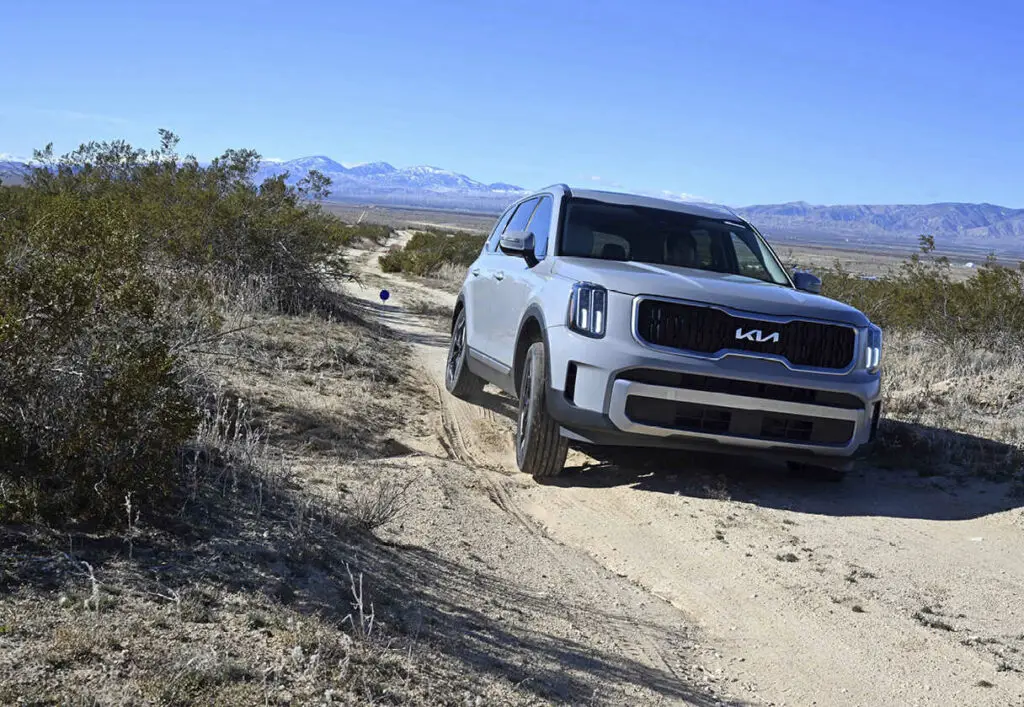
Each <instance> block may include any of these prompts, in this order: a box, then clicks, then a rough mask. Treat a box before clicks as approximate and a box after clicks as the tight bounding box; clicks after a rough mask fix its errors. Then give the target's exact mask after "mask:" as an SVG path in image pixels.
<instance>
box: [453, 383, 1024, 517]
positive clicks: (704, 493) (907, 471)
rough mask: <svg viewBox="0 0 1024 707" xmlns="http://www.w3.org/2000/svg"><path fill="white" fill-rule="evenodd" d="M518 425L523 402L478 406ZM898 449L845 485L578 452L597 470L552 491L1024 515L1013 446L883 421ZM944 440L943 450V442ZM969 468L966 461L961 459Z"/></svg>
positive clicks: (563, 478) (753, 467)
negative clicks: (625, 490) (952, 452)
mask: <svg viewBox="0 0 1024 707" xmlns="http://www.w3.org/2000/svg"><path fill="white" fill-rule="evenodd" d="M472 402H474V403H476V404H478V405H481V406H483V407H485V408H487V409H489V410H491V411H492V412H494V413H496V414H498V415H502V416H503V417H506V418H508V419H509V420H511V421H513V422H515V419H516V413H517V409H518V408H517V403H516V401H515V400H513V399H512V398H510V397H508V396H506V395H504V394H503V393H500V392H497V393H495V392H491V391H490V390H488V389H485V390H484V391H483V392H481V393H478V394H477V396H476V397H475V398H474V399H473V401H472ZM882 433H883V437H885V438H886V439H887V441H888V442H889V444H890V445H896V448H895V449H893V448H890V449H886V450H883V451H881V452H879V453H877V454H876V455H875V456H874V457H872V458H870V459H868V460H865V461H863V462H859V463H858V465H857V466H856V467H855V468H854V469H853V470H852V471H850V472H849V473H848V474H847V475H846V478H845V479H843V480H842V481H839V482H835V481H832V482H830V481H827V480H824V479H821V478H815V476H814V474H813V472H807V473H800V474H795V473H792V472H790V470H789V469H788V468H787V467H786V465H785V464H784V463H780V462H774V461H771V460H765V459H760V458H753V457H744V456H737V455H725V454H712V453H705V452H692V451H677V450H661V449H653V448H647V449H645V448H638V447H597V446H593V445H584V444H575V443H573V447H574V448H576V449H579V450H580V451H582V452H584V453H585V454H586V455H587V456H588V457H590V458H592V459H593V460H595V462H596V463H585V464H584V465H582V466H578V465H577V466H573V465H571V464H570V465H569V466H567V467H566V470H565V471H564V472H563V473H562V474H561V475H559V476H557V477H555V478H553V479H546V480H544V481H543V482H542V483H544V484H546V485H552V486H577V487H590V488H608V487H614V486H630V487H632V488H634V489H636V490H638V491H651V492H654V493H665V494H670V495H677V496H692V497H701V498H717V499H721V500H736V501H744V502H748V503H755V504H758V505H761V506H765V507H769V508H779V509H786V510H791V511H796V512H802V513H816V514H823V515H835V516H857V515H878V516H890V517H893V518H919V519H924V520H966V519H970V518H977V517H981V516H985V515H989V514H992V513H998V512H1001V511H1007V510H1011V509H1014V508H1020V507H1024V496H1022V495H1021V494H1020V484H1019V482H1018V485H1017V486H1014V485H1013V484H1011V483H1009V478H1010V476H1012V474H1013V473H1014V472H1015V473H1016V474H1017V475H1018V478H1024V477H1022V476H1021V469H1024V458H1022V453H1021V451H1020V450H1019V449H1018V448H1016V447H1014V446H1012V445H1009V444H1005V443H1001V442H996V441H993V440H990V439H985V438H982V437H976V436H973V435H969V434H964V433H960V432H954V431H951V430H945V429H939V428H933V427H928V426H926V425H917V424H914V423H905V422H899V423H897V422H892V421H883V430H882ZM914 440H917V441H920V440H931V442H929V444H930V445H935V446H939V447H940V448H942V449H959V450H961V455H962V456H963V457H964V458H966V459H967V460H968V461H967V462H966V463H969V464H970V465H971V467H972V468H971V469H966V468H964V467H963V466H961V467H958V468H954V467H951V465H950V464H949V463H948V462H946V463H945V464H944V468H942V467H943V464H942V463H940V462H936V461H935V460H934V457H935V454H934V453H933V452H932V451H930V449H931V448H932V447H929V448H922V447H921V446H919V444H918V443H915V442H914ZM936 440H937V442H936ZM962 461H963V460H962Z"/></svg>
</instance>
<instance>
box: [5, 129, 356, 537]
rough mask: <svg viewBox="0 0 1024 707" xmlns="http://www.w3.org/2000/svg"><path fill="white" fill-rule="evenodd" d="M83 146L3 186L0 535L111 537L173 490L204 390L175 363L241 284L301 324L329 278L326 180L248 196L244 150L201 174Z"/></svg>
mask: <svg viewBox="0 0 1024 707" xmlns="http://www.w3.org/2000/svg"><path fill="white" fill-rule="evenodd" d="M162 138H163V140H162V145H161V148H160V149H159V150H154V151H152V152H148V153H147V152H145V151H142V150H136V149H134V148H132V147H130V146H129V145H127V144H126V143H122V142H115V143H102V144H100V143H91V144H89V145H83V146H82V147H81V148H79V150H77V151H76V152H74V153H71V154H69V155H65V156H64V157H61V158H59V159H55V158H54V157H53V155H52V152H51V151H50V149H49V148H48V149H47V150H45V151H43V152H40V153H37V158H38V159H40V160H41V161H42V162H43V163H44V166H43V167H41V168H39V169H36V170H34V172H33V173H32V174H31V175H30V176H29V178H28V179H27V180H26V184H25V186H22V187H0V459H3V465H2V466H0V521H7V522H10V521H33V520H43V521H45V522H49V523H51V524H55V525H65V524H68V523H73V522H78V521H81V522H86V523H90V524H94V525H103V524H110V523H115V522H123V520H124V519H123V512H124V507H125V500H126V497H128V496H130V497H131V504H132V507H133V508H144V507H146V506H147V505H148V506H153V505H157V504H159V503H160V502H161V501H163V500H165V499H166V498H167V497H168V495H170V494H172V493H173V492H174V491H175V489H176V488H178V485H179V478H178V474H179V472H180V469H181V464H180V462H179V460H178V459H177V454H178V452H179V451H180V450H181V448H182V445H183V443H184V442H186V441H187V440H188V439H189V438H190V437H192V436H193V435H194V434H195V431H196V425H197V422H198V420H199V419H200V400H201V398H202V393H203V391H202V390H201V389H199V388H198V387H197V385H196V384H194V383H193V382H192V381H193V380H194V377H193V376H191V375H190V370H189V354H190V351H191V350H192V349H193V348H195V347H196V346H199V345H201V344H202V343H203V342H204V341H208V340H209V339H210V337H212V336H215V335H216V333H217V331H218V328H219V325H220V321H219V316H218V311H217V308H216V297H217V295H218V294H219V295H224V294H231V292H232V291H233V290H240V289H242V288H244V287H245V286H246V283H250V282H252V281H253V280H254V279H255V280H259V281H260V282H262V283H263V286H264V287H266V288H268V289H269V290H270V291H271V293H272V295H273V296H272V297H270V298H268V299H267V302H270V303H272V304H273V305H274V306H277V307H280V308H282V309H286V310H287V309H297V308H301V307H303V306H305V305H306V304H307V303H308V302H310V301H312V300H315V299H316V297H318V294H317V293H318V292H319V290H320V289H322V287H323V286H324V284H325V282H326V279H327V278H328V277H331V276H333V275H336V274H339V273H340V272H342V271H343V268H344V263H342V262H341V261H339V260H338V259H337V258H336V257H335V253H336V252H337V249H338V246H339V245H340V244H342V243H343V242H344V241H345V239H346V235H345V231H344V225H343V224H341V222H339V221H338V220H337V219H335V218H334V217H331V216H329V215H326V214H324V213H323V212H322V211H321V210H320V209H319V207H318V205H317V203H316V202H315V201H310V200H308V199H306V198H304V197H308V196H314V197H315V196H318V195H323V193H324V192H325V190H326V187H327V182H326V181H325V180H324V179H322V178H320V177H319V176H318V175H316V174H313V175H311V177H310V178H309V179H308V180H305V181H304V182H302V183H300V185H299V186H298V187H295V188H293V187H290V186H288V185H286V184H285V182H284V180H283V179H281V178H279V179H274V180H268V181H266V182H264V183H263V184H261V185H259V186H256V185H254V184H253V183H252V174H253V172H254V169H255V165H256V163H257V158H258V156H257V155H255V153H252V152H248V151H242V152H228V153H225V155H224V156H223V157H221V158H219V159H217V160H215V161H214V162H213V164H211V165H210V166H208V167H202V166H200V165H199V164H198V163H197V161H196V160H195V159H194V158H185V159H184V160H181V159H179V158H178V157H177V155H175V154H174V152H173V148H174V144H175V142H176V138H175V137H174V136H173V135H171V134H170V133H163V134H162Z"/></svg>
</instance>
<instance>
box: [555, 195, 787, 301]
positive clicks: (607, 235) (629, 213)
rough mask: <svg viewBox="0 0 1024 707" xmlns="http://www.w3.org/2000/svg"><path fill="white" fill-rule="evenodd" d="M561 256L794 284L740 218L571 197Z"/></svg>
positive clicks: (761, 241)
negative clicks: (671, 267)
mask: <svg viewBox="0 0 1024 707" xmlns="http://www.w3.org/2000/svg"><path fill="white" fill-rule="evenodd" d="M560 240H561V242H560V244H559V254H560V255H567V256H575V257H579V258H600V259H603V260H630V261H633V262H638V263H653V264H655V265H674V266H677V267H683V268H694V269H697V270H710V271H712V272H720V273H727V274H732V275H739V276H742V277H749V278H753V279H755V280H761V281H762V282H770V283H773V284H776V285H787V286H789V285H790V282H789V279H788V278H787V277H786V273H785V271H784V270H783V268H782V265H781V264H780V263H779V262H778V260H777V259H776V258H775V256H774V254H773V253H772V252H771V251H770V250H769V248H768V246H767V244H766V243H765V242H764V241H763V240H762V239H761V238H760V237H759V236H758V235H757V234H756V233H755V232H754V231H752V230H751V229H750V228H748V227H746V226H744V225H743V224H742V223H740V222H738V221H730V220H728V219H715V218H707V217H704V216H694V215H691V214H684V213H680V212H678V211H670V210H668V209H654V208H648V207H645V206H629V205H619V204H606V203H604V202H600V201H592V200H590V199H579V198H574V199H570V201H569V204H568V208H567V213H566V217H565V221H564V225H563V230H562V237H561V239H560Z"/></svg>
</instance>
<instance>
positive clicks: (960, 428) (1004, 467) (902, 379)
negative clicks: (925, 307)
mask: <svg viewBox="0 0 1024 707" xmlns="http://www.w3.org/2000/svg"><path fill="white" fill-rule="evenodd" d="M883 371H884V373H883V381H884V400H883V409H884V410H885V415H886V419H885V420H883V425H882V428H881V441H882V445H883V448H882V452H883V455H888V456H889V457H890V458H892V459H893V460H894V461H897V462H898V463H901V464H909V465H911V466H912V467H915V468H920V469H921V470H922V471H924V472H926V473H935V474H960V473H973V474H980V475H984V476H987V477H990V478H994V479H1001V480H1008V479H1013V480H1016V481H1018V482H1019V481H1020V480H1021V479H1024V389H1022V388H1021V385H1020V381H1021V380H1024V349H1011V350H1008V351H1003V352H992V351H985V350H981V349H977V348H974V347H971V346H969V345H965V344H961V345H956V346H941V345H937V344H936V343H934V342H931V341H929V340H928V338H926V337H924V336H922V335H920V334H917V335H914V334H902V333H896V334H893V335H891V336H889V337H888V339H887V341H886V351H885V363H884V369H883Z"/></svg>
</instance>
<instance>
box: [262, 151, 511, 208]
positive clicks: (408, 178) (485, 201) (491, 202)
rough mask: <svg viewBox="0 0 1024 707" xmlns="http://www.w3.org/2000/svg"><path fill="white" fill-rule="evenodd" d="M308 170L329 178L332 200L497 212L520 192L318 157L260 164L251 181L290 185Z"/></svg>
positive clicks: (444, 173)
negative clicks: (281, 178)
mask: <svg viewBox="0 0 1024 707" xmlns="http://www.w3.org/2000/svg"><path fill="white" fill-rule="evenodd" d="M313 169H315V170H318V171H319V172H321V173H323V174H324V175H325V176H327V177H330V179H331V196H330V198H331V199H335V200H357V199H375V200H383V201H385V202H386V203H399V202H402V203H406V204H409V205H415V206H427V205H437V206H455V207H463V208H474V207H478V208H486V209H488V210H493V209H500V207H501V206H502V205H503V204H505V203H508V202H509V201H511V200H512V199H514V198H515V197H516V196H517V195H519V194H521V193H523V189H522V188H521V187H518V186H516V185H514V184H505V183H501V182H498V183H495V184H485V183H483V182H479V181H477V180H475V179H472V178H470V177H467V176H466V175H464V174H459V173H458V172H453V171H451V170H447V169H441V168H440V167H433V166H430V165H419V166H416V167H403V168H398V167H395V166H393V165H391V164H388V163H387V162H367V163H364V164H353V165H345V164H342V163H341V162H338V161H336V160H332V159H331V158H329V157H324V156H323V155H316V156H312V157H301V158H298V159H294V160H287V161H278V160H267V161H264V162H262V163H261V164H260V168H259V171H258V172H257V174H256V181H262V180H263V179H266V178H267V177H276V176H278V175H280V174H284V173H285V172H287V173H288V179H287V181H288V182H291V183H294V182H297V181H298V180H300V179H302V178H303V177H305V176H306V175H307V174H308V173H309V171H310V170H313Z"/></svg>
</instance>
